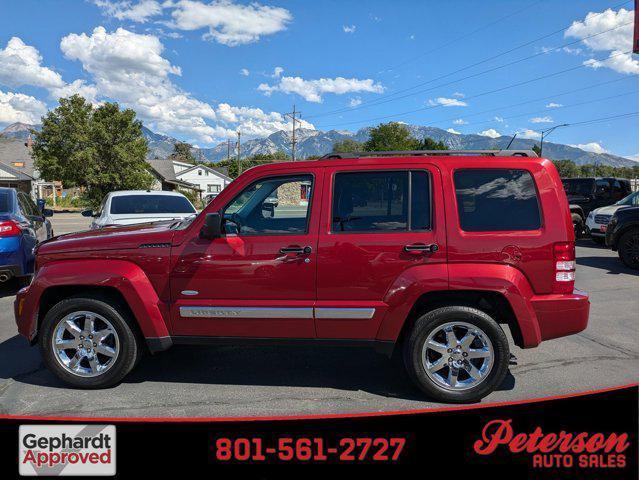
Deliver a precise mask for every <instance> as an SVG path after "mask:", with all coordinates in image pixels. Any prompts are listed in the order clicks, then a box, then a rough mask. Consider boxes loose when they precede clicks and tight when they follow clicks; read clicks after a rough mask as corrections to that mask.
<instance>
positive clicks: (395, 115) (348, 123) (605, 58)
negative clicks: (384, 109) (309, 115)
mask: <svg viewBox="0 0 639 480" xmlns="http://www.w3.org/2000/svg"><path fill="white" fill-rule="evenodd" d="M629 53H630V51H626V52H617V53H615V54H613V55H609V56H607V57H601V58H597V59H595V60H596V61H602V60H607V59H610V58H615V57H617V56H619V55H627V54H629ZM586 66H587V65H584V64H583V63H580V64H579V65H576V66H574V67H570V68H566V69H564V70H559V71H556V72H552V73H548V74H546V75H541V76H539V77H535V78H532V79H529V80H524V81H521V82H518V83H514V84H511V85H507V86H505V87H500V88H497V89H494V90H489V91H486V92H482V93H478V94H476V95H472V96H470V97H467V99H468V100H472V99H475V98H479V97H483V96H485V95H491V94H493V93H499V92H503V91H504V90H509V89H511V88H515V87H521V86H522V85H527V84H529V83H533V82H537V81H539V80H545V79H546V78H551V77H556V76H557V75H561V74H564V73H568V72H572V71H574V70H578V69H580V68H584V67H586ZM440 107H442V105H440V104H437V105H429V106H427V107H422V108H417V109H413V110H408V111H405V112H400V113H392V114H388V115H382V116H379V117H374V118H368V119H365V120H356V121H351V122H341V123H333V124H329V125H320V126H321V127H322V128H326V127H335V126H342V125H353V124H356V123H368V122H374V121H377V120H385V119H387V118H393V117H399V116H403V115H409V114H412V113H417V112H423V111H426V110H433V109H435V108H440Z"/></svg>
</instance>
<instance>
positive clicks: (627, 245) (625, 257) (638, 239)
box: [617, 229, 639, 269]
mask: <svg viewBox="0 0 639 480" xmlns="http://www.w3.org/2000/svg"><path fill="white" fill-rule="evenodd" d="M617 250H618V251H619V258H620V259H621V261H622V262H623V263H624V264H625V265H626V266H627V267H630V268H634V269H639V229H633V230H630V231H628V232H626V233H624V234H623V235H622V236H621V238H620V239H619V243H618V244H617Z"/></svg>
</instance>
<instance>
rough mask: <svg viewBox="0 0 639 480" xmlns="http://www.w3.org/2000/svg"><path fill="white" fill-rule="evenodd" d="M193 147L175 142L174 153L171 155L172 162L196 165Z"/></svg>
mask: <svg viewBox="0 0 639 480" xmlns="http://www.w3.org/2000/svg"><path fill="white" fill-rule="evenodd" d="M192 148H193V147H192V146H191V144H190V143H186V142H175V144H174V145H173V153H172V154H171V155H169V158H170V159H171V160H177V161H178V162H186V163H192V164H193V165H195V157H194V156H193V152H192V151H191V150H192Z"/></svg>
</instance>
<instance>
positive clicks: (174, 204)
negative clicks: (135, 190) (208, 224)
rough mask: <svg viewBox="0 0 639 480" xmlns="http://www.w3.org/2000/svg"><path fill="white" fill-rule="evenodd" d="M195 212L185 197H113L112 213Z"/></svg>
mask: <svg viewBox="0 0 639 480" xmlns="http://www.w3.org/2000/svg"><path fill="white" fill-rule="evenodd" d="M156 213H195V209H194V208H193V205H191V204H190V203H189V201H188V200H187V199H186V198H185V197H178V196H173V195H126V196H118V197H113V198H112V199H111V214H113V215H139V214H156Z"/></svg>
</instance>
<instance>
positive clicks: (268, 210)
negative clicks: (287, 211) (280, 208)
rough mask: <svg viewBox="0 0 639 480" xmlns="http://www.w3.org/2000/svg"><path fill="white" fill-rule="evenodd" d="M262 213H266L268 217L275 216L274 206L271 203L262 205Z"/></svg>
mask: <svg viewBox="0 0 639 480" xmlns="http://www.w3.org/2000/svg"><path fill="white" fill-rule="evenodd" d="M262 212H266V213H268V216H269V217H271V218H272V217H274V216H275V204H274V203H271V202H264V203H262Z"/></svg>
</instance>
